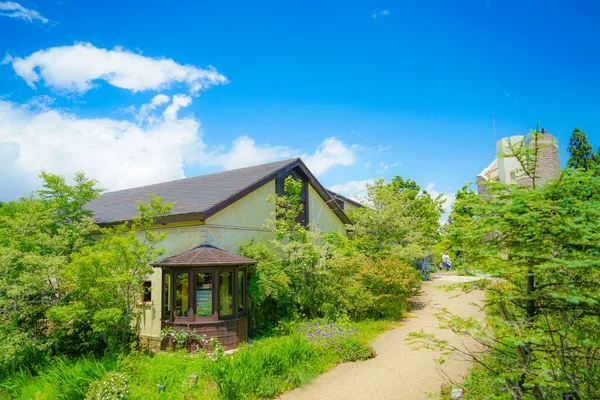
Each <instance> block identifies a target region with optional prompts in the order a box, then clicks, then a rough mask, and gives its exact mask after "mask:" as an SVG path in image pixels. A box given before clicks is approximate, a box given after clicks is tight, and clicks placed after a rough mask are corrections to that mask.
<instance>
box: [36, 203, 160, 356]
mask: <svg viewBox="0 0 600 400" xmlns="http://www.w3.org/2000/svg"><path fill="white" fill-rule="evenodd" d="M171 207H172V205H171V204H163V203H162V199H161V198H160V197H152V196H151V197H150V201H149V203H148V204H147V205H144V204H142V203H140V204H139V205H138V210H139V212H140V215H139V216H138V217H134V218H133V220H132V221H131V222H128V223H124V224H121V225H117V226H115V227H110V228H102V229H100V234H101V236H100V239H99V240H98V241H97V242H96V243H95V244H94V246H89V247H86V248H83V249H81V251H80V252H78V253H75V254H73V257H72V261H71V262H70V263H69V264H67V265H66V266H65V268H64V269H63V271H61V273H60V274H59V276H60V277H61V278H62V280H63V282H64V284H63V288H64V289H63V290H64V292H65V293H66V294H67V295H66V296H65V297H64V300H63V301H62V302H60V303H59V304H57V305H56V306H55V307H53V308H52V309H50V310H48V312H47V313H46V316H47V318H48V319H49V320H50V321H51V322H52V323H53V326H54V329H53V335H54V336H55V337H56V341H57V342H58V343H64V342H65V341H66V342H68V343H71V347H70V348H71V350H73V351H75V352H83V351H85V350H96V349H106V351H108V352H114V353H118V352H121V351H126V350H127V349H129V345H130V343H131V341H132V340H134V339H135V337H136V334H137V332H136V329H135V328H132V324H131V323H132V321H135V319H136V317H137V310H136V305H137V303H138V301H139V298H140V296H141V294H142V290H143V285H142V283H143V281H144V279H145V278H146V276H148V275H149V274H151V273H152V268H151V267H150V266H149V263H150V262H151V261H153V260H155V259H156V258H157V257H159V256H160V255H161V254H163V249H160V248H157V244H158V243H159V242H160V241H162V240H163V239H164V238H165V236H166V233H156V232H154V231H152V230H151V229H150V228H151V226H152V225H153V224H154V222H155V221H156V220H157V219H158V218H161V217H162V216H164V215H165V214H166V213H167V212H168V210H169V209H170V208H171ZM83 335H85V337H86V340H85V341H81V337H82V336H83ZM78 342H79V343H80V345H77V343H78ZM84 346H89V348H86V347H84Z"/></svg>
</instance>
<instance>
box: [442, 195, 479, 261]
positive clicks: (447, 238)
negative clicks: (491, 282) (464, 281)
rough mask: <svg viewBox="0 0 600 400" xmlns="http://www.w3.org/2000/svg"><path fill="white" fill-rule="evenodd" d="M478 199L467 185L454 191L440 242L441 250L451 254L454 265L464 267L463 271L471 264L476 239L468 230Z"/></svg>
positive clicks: (471, 224)
mask: <svg viewBox="0 0 600 400" xmlns="http://www.w3.org/2000/svg"><path fill="white" fill-rule="evenodd" d="M479 201H480V197H479V196H478V195H477V194H476V193H475V192H473V191H472V190H470V189H469V187H468V186H464V187H463V188H462V189H461V190H459V191H458V192H457V193H456V201H455V202H454V204H453V205H452V212H451V213H450V216H449V218H448V224H447V225H446V226H445V229H444V234H443V237H442V240H441V242H440V244H441V246H442V247H443V248H442V250H443V251H445V252H448V253H449V254H451V255H452V257H451V259H452V260H453V264H454V266H455V267H457V268H462V269H464V270H465V272H466V270H467V269H468V268H470V267H471V266H472V261H473V260H472V258H473V254H471V249H472V248H473V246H474V245H475V244H476V242H477V240H478V239H477V238H474V237H473V236H472V235H470V232H471V230H472V229H473V214H474V209H475V207H476V205H477V204H478V203H479ZM437 254H439V252H437Z"/></svg>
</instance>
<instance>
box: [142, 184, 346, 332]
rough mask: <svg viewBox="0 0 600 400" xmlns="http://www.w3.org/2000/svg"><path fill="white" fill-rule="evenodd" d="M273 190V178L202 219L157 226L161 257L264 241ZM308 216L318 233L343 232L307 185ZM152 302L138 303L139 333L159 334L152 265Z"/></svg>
mask: <svg viewBox="0 0 600 400" xmlns="http://www.w3.org/2000/svg"><path fill="white" fill-rule="evenodd" d="M274 193H275V181H274V180H273V181H271V182H268V183H266V184H265V185H264V186H262V187H260V188H259V189H257V190H255V191H254V192H252V193H250V194H249V195H247V196H245V197H243V198H242V199H240V200H238V201H237V202H235V203H234V204H232V205H230V206H229V207H227V208H225V209H223V210H221V211H219V212H218V213H216V214H214V215H213V216H211V217H209V218H207V219H206V221H192V222H185V223H171V224H166V225H157V226H156V227H155V228H154V229H155V230H156V231H157V232H167V237H166V239H165V240H164V241H163V242H161V243H160V244H159V246H160V247H162V248H164V249H165V254H164V255H163V256H161V258H164V257H170V256H174V255H177V254H180V253H183V252H184V251H187V250H190V249H192V248H194V247H196V246H199V245H201V244H204V243H208V244H212V245H213V246H216V247H219V248H222V249H224V250H226V251H229V252H232V253H237V252H238V251H239V248H240V246H241V245H242V244H244V243H247V242H249V241H250V240H252V239H254V240H255V241H263V240H267V239H268V238H269V237H270V236H271V233H270V231H269V230H267V229H265V228H264V225H265V221H266V220H267V219H272V218H273V215H272V213H273V211H274V205H273V203H271V202H267V197H268V196H269V195H273V194H274ZM308 197H309V217H310V227H311V229H313V230H316V229H319V230H320V231H322V232H328V231H331V230H337V231H340V232H344V233H345V232H346V229H345V225H344V223H343V222H342V221H341V220H340V219H339V218H338V217H337V215H335V213H334V212H333V211H332V210H331V208H329V206H328V205H327V204H325V202H324V201H323V199H322V198H321V196H319V194H318V193H317V192H316V191H315V190H314V189H313V188H312V186H311V185H309V194H308ZM150 280H151V281H152V303H151V304H150V305H144V306H140V309H141V310H142V312H141V315H140V320H139V322H140V330H141V333H142V334H143V335H147V336H158V335H159V334H160V329H161V326H160V324H161V323H160V317H161V315H160V313H161V308H160V305H161V303H162V293H161V287H162V271H161V269H160V268H155V270H154V273H153V274H152V275H151V277H150Z"/></svg>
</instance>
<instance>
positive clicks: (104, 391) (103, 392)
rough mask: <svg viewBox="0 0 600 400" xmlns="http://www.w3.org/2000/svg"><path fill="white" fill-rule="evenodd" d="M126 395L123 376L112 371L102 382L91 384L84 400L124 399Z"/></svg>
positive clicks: (126, 387) (126, 388)
mask: <svg viewBox="0 0 600 400" xmlns="http://www.w3.org/2000/svg"><path fill="white" fill-rule="evenodd" d="M128 394H129V390H128V383H127V378H126V377H125V374H123V373H120V372H114V371H113V372H109V373H108V374H106V376H105V377H104V379H103V380H101V381H94V382H92V383H91V384H90V387H89V389H88V393H87V395H86V396H85V398H86V400H113V399H124V398H127V395H128Z"/></svg>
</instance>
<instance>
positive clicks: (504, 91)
mask: <svg viewBox="0 0 600 400" xmlns="http://www.w3.org/2000/svg"><path fill="white" fill-rule="evenodd" d="M496 87H497V88H498V90H500V91H501V92H502V93H504V94H505V95H506V97H508V98H509V99H511V100H512V102H513V103H515V104H516V105H519V103H517V100H515V99H514V98H513V97H512V96H511V94H510V93H508V92H507V91H506V90H504V89H502V88H501V87H500V85H498V84H496Z"/></svg>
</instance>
